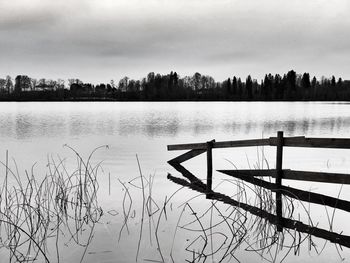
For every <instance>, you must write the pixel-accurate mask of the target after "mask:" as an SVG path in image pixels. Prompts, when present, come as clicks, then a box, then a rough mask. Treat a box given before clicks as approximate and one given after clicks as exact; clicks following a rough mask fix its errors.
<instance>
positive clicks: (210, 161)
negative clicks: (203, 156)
mask: <svg viewBox="0 0 350 263" xmlns="http://www.w3.org/2000/svg"><path fill="white" fill-rule="evenodd" d="M214 142H215V140H212V141H209V142H207V194H206V197H207V198H210V197H211V191H212V184H213V153H212V149H213V143H214Z"/></svg>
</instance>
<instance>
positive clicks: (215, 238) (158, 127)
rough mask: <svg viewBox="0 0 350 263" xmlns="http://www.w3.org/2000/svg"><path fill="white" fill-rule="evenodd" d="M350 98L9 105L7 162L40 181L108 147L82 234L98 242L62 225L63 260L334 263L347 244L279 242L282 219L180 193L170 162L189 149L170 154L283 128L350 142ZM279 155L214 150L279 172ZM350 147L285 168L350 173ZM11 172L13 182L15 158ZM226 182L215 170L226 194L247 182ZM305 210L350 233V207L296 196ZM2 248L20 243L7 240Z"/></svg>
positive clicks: (198, 170)
mask: <svg viewBox="0 0 350 263" xmlns="http://www.w3.org/2000/svg"><path fill="white" fill-rule="evenodd" d="M349 106H350V105H349V104H348V103H345V102H344V103H339V102H337V103H333V102H23V103H16V102H9V103H7V102H2V103H0V145H1V151H0V161H1V162H2V163H3V164H5V163H6V162H8V163H9V165H8V166H9V167H10V168H11V169H12V171H15V172H14V173H17V171H18V174H19V176H20V177H21V178H26V176H25V174H26V173H25V171H27V172H28V173H29V174H33V176H34V177H35V178H36V179H37V180H40V178H44V177H45V175H47V174H48V165H47V164H48V163H51V164H52V163H53V162H55V161H56V162H60V161H59V160H62V159H64V158H66V159H65V160H64V164H65V167H66V169H67V170H68V171H75V169H76V162H77V159H79V158H80V156H81V157H82V159H83V160H86V159H87V158H88V156H89V154H90V153H91V152H92V151H93V150H94V149H96V148H97V147H100V146H105V145H108V147H101V148H99V149H98V150H96V152H94V154H93V157H92V158H91V163H92V164H93V165H98V164H99V162H102V163H101V169H98V177H97V178H98V185H99V189H98V190H99V192H98V206H99V207H101V208H102V210H103V215H102V217H101V219H100V220H99V221H98V222H97V223H96V226H95V225H94V226H93V227H92V229H93V234H92V235H87V236H84V237H82V238H85V239H88V241H89V242H88V243H89V245H88V246H84V245H77V244H75V243H74V242H73V241H72V240H71V239H70V238H69V235H68V234H67V232H65V231H66V230H62V233H61V234H60V235H61V238H60V240H61V241H60V242H59V243H58V242H56V241H57V239H55V238H51V239H52V240H50V238H48V242H47V245H46V246H47V249H48V251H51V250H52V251H54V252H50V253H49V256H50V258H51V259H52V262H57V261H58V258H59V260H60V261H62V262H79V261H80V260H81V259H82V262H135V261H136V259H137V261H140V262H144V261H148V262H162V261H165V262H172V261H175V262H184V261H185V260H186V259H187V260H189V262H203V261H205V260H207V262H237V261H240V262H254V261H256V260H260V259H264V260H265V261H266V262H269V261H275V262H280V261H282V260H284V262H314V261H315V260H318V261H319V262H329V258H332V260H333V259H334V261H332V262H340V261H342V259H343V258H345V261H346V260H349V255H350V254H349V251H350V250H349V249H348V248H346V247H343V248H342V249H341V248H340V247H339V245H334V244H332V243H330V242H326V241H324V240H322V239H318V238H311V237H309V236H307V235H305V234H303V235H304V236H301V235H300V236H299V234H297V233H295V232H293V231H294V230H293V231H290V232H289V233H288V234H286V236H285V238H284V239H285V240H284V243H282V242H281V240H282V238H280V239H279V240H278V242H275V241H276V240H275V238H276V233H274V230H273V226H270V225H269V224H268V223H263V224H261V222H260V223H258V222H257V219H256V217H254V216H251V215H250V214H249V213H247V214H245V215H244V217H242V215H243V212H242V211H240V210H239V209H237V208H236V207H228V205H225V204H221V203H220V202H214V201H211V200H207V199H205V196H203V195H200V196H198V193H197V192H195V191H192V190H189V189H181V190H179V191H178V192H177V193H176V194H175V195H174V196H172V194H173V193H174V192H176V191H177V190H178V189H179V188H180V186H178V185H177V184H174V183H172V182H170V181H169V180H167V178H166V177H167V174H168V173H171V174H172V175H173V176H177V177H181V175H180V174H179V173H178V172H177V171H176V170H174V169H173V168H172V167H171V166H170V165H168V164H167V161H168V160H170V159H171V158H174V157H176V156H177V155H179V154H181V153H183V152H182V151H180V152H177V151H175V152H168V151H167V145H169V144H176V143H192V142H207V141H209V140H212V139H215V140H216V141H221V140H240V139H258V138H267V137H270V136H276V133H277V131H280V130H282V131H284V135H285V136H301V135H305V136H307V137H340V138H350V107H349ZM70 147H71V148H73V149H74V150H76V151H77V152H78V153H79V158H77V155H76V154H75V152H74V151H73V150H72V149H70ZM7 151H8V158H6V153H7ZM275 151H276V149H275V147H264V148H262V147H259V148H258V147H249V148H237V149H222V150H219V149H218V150H216V149H215V150H214V153H213V158H214V169H234V167H238V168H240V169H248V168H249V167H250V168H257V167H260V168H261V167H263V168H267V167H270V168H274V165H275V158H276V157H275V154H276V153H275ZM348 152H349V151H348V150H330V149H327V150H320V149H307V148H304V149H297V148H294V149H292V148H291V149H285V152H284V162H283V166H284V167H286V168H291V169H297V170H310V171H324V172H339V173H349V171H350V170H349V169H350V158H349V154H348ZM264 159H266V161H264ZM205 160H206V159H205V155H203V156H199V157H197V158H196V159H193V160H191V161H189V162H188V164H186V167H188V169H189V170H191V171H193V173H195V174H198V175H199V177H200V178H205V175H206V163H205ZM34 164H35V165H34ZM33 165H34V166H33ZM93 165H92V166H93ZM16 167H17V168H16ZM0 169H3V171H4V172H3V173H2V180H4V179H3V178H5V176H4V175H5V173H6V167H5V165H3V168H0ZM140 173H141V174H142V177H140ZM226 179H229V178H227V177H225V176H224V175H221V174H219V173H218V172H214V186H217V185H219V186H218V188H217V189H220V191H222V192H223V193H229V194H231V195H235V194H237V193H238V192H240V191H241V190H242V189H241V188H240V190H238V187H242V186H241V185H238V183H237V182H234V183H233V182H228V181H227V182H225V181H224V180H226ZM9 180H10V181H11V179H9ZM24 180H25V179H24ZM223 182H224V183H223ZM12 183H15V180H12ZM142 184H143V187H142ZM284 184H286V185H291V186H293V187H297V188H300V189H304V190H312V191H313V192H319V193H324V194H328V195H331V196H334V197H337V196H338V195H339V196H340V198H342V199H345V200H350V191H349V190H350V189H349V187H348V186H341V185H335V184H324V183H323V184H322V183H311V182H310V183H306V182H301V181H296V182H293V181H290V180H284ZM126 190H127V191H126ZM247 192H248V193H247V196H248V197H247V196H246V197H245V200H246V201H247V202H251V203H253V204H254V202H255V201H256V199H254V198H255V197H254V193H249V191H247ZM142 197H143V198H142ZM236 198H243V196H239V197H237V196H236ZM240 200H243V199H240ZM164 204H166V206H165V205H164ZM164 207H165V208H164ZM163 208H164V209H163ZM243 218H245V220H243ZM294 218H295V219H300V220H301V221H303V222H305V223H310V222H312V225H314V226H318V227H320V228H323V229H326V230H332V231H334V232H337V233H340V232H342V233H343V234H344V235H350V231H349V230H348V229H347V228H346V222H347V221H348V220H349V219H350V215H349V214H348V213H346V212H343V211H338V210H336V211H335V210H333V209H331V208H328V207H325V206H318V205H311V206H310V205H309V204H307V203H305V202H296V204H295V211H294ZM86 226H87V227H89V226H90V225H89V224H88V223H87V224H86ZM209 226H211V227H209ZM213 226H215V227H213ZM62 227H63V225H62ZM236 230H237V231H239V232H235V231H236ZM82 235H83V234H82ZM238 236H239V237H241V239H240V242H238V239H239V238H238ZM92 237H93V238H92ZM296 237H298V238H299V241H300V242H296V241H295V240H296V239H297V238H296ZM303 237H305V238H303ZM229 240H231V242H229ZM273 240H275V241H273ZM57 244H58V245H57ZM158 246H159V247H158ZM230 246H231V247H230ZM0 254H3V255H5V256H7V255H10V251H9V250H7V249H5V248H2V249H1V250H0ZM57 254H60V257H58V256H57ZM204 255H205V256H204Z"/></svg>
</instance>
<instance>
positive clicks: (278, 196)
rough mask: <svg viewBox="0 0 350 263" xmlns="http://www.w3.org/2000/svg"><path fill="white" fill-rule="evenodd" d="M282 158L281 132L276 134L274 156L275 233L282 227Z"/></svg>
mask: <svg viewBox="0 0 350 263" xmlns="http://www.w3.org/2000/svg"><path fill="white" fill-rule="evenodd" d="M282 158H283V131H279V132H277V156H276V182H275V183H276V188H277V189H276V215H277V231H279V232H281V231H282V230H283V226H282V194H281V190H280V189H281V185H282V176H283V171H282Z"/></svg>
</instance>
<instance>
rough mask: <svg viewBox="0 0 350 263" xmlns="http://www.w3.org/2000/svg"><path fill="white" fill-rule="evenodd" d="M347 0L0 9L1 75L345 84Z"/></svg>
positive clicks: (125, 0)
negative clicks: (284, 77) (292, 78)
mask: <svg viewBox="0 0 350 263" xmlns="http://www.w3.org/2000/svg"><path fill="white" fill-rule="evenodd" d="M349 3H350V1H348V0H333V1H326V0H308V1H305V0H264V1H262V0H59V1H53V0H0V38H1V40H0V72H1V77H4V76H5V75H7V74H10V75H12V76H15V75H17V74H27V75H29V76H31V77H35V78H40V77H45V78H53V79H57V78H64V79H67V78H74V77H77V78H80V79H82V80H84V81H86V82H93V83H97V82H109V81H110V80H111V79H114V80H119V79H120V78H122V77H123V76H129V77H131V78H135V79H139V78H141V77H143V76H145V75H146V74H147V73H148V72H150V71H154V72H156V73H157V72H159V73H164V74H165V73H168V72H170V71H171V70H174V71H177V72H178V73H179V74H180V75H181V76H184V75H192V74H193V73H194V72H196V71H198V72H201V73H203V74H208V75H212V76H213V77H214V78H215V79H217V80H220V81H221V80H223V79H225V78H228V77H232V76H233V75H236V76H240V77H244V78H245V77H246V76H247V75H248V74H251V75H252V76H253V77H254V78H257V79H259V80H260V79H261V78H262V77H263V75H264V74H265V73H269V72H271V73H280V74H282V73H284V72H287V71H288V70H290V69H295V70H296V71H297V72H299V73H302V72H305V71H306V72H310V73H311V74H312V75H316V76H318V77H321V76H322V75H325V76H330V75H332V74H334V75H335V76H336V77H343V78H344V79H350V35H349V33H350V4H349Z"/></svg>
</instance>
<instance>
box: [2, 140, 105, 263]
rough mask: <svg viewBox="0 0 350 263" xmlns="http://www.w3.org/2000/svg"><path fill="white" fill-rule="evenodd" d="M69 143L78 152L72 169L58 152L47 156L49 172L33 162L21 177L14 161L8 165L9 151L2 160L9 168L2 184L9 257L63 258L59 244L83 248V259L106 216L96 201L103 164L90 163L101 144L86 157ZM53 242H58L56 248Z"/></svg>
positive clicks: (19, 259) (4, 246)
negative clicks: (38, 170)
mask: <svg viewBox="0 0 350 263" xmlns="http://www.w3.org/2000/svg"><path fill="white" fill-rule="evenodd" d="M65 147H67V148H69V149H70V150H71V151H73V152H74V154H75V157H76V168H75V169H73V171H71V172H68V170H67V168H66V166H65V159H61V158H60V157H59V156H58V157H57V158H53V157H52V156H51V157H49V158H48V162H47V173H46V175H45V176H42V175H36V173H35V169H34V166H33V167H32V169H31V171H30V172H28V171H25V173H24V175H22V176H21V175H20V173H19V171H18V168H17V164H16V162H15V161H14V160H13V165H12V167H11V165H10V164H9V159H8V153H7V152H6V161H5V162H1V164H2V165H3V167H4V168H5V173H4V180H3V183H2V187H1V189H0V246H1V248H2V249H3V250H4V249H6V250H7V251H8V253H9V262H34V261H39V262H60V261H61V257H60V251H59V250H60V246H61V245H60V244H61V243H64V245H70V244H72V243H73V244H75V245H78V246H82V247H84V248H85V249H84V252H83V254H82V258H81V261H82V260H83V258H84V255H85V253H86V249H87V247H88V245H89V244H90V242H91V239H92V232H93V230H94V226H95V224H96V223H97V222H99V220H100V218H101V216H102V215H103V210H102V208H101V207H100V206H99V204H98V200H97V192H98V189H99V185H98V178H97V177H98V173H99V170H100V163H99V164H97V165H94V164H93V163H92V162H91V157H92V154H93V153H94V152H95V151H96V150H97V149H99V148H101V147H99V148H96V149H95V150H94V151H93V152H92V153H91V154H90V156H89V157H88V158H87V159H86V160H84V159H83V158H82V156H81V155H80V154H79V153H78V152H77V151H76V150H74V149H73V148H71V147H70V146H67V145H66V146H65ZM63 233H64V234H63ZM67 233H68V234H67ZM49 243H54V244H55V246H54V247H55V250H56V252H55V253H52V251H50V250H49V248H50V249H52V246H49ZM49 255H51V256H49ZM52 255H55V256H54V257H53V256H52Z"/></svg>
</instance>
